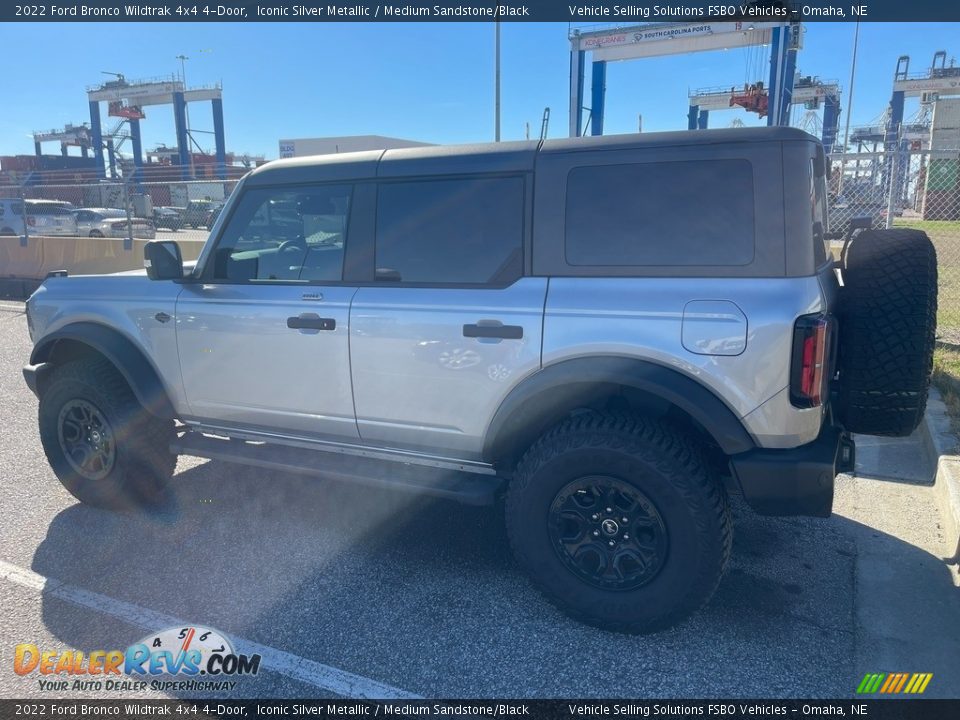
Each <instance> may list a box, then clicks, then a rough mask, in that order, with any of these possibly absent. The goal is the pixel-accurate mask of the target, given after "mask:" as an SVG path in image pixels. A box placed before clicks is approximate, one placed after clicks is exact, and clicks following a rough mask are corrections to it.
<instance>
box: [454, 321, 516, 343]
mask: <svg viewBox="0 0 960 720" xmlns="http://www.w3.org/2000/svg"><path fill="white" fill-rule="evenodd" d="M463 336H464V337H468V338H498V339H501V340H520V339H522V338H523V326H522V325H480V324H476V323H474V324H473V325H464V326H463Z"/></svg>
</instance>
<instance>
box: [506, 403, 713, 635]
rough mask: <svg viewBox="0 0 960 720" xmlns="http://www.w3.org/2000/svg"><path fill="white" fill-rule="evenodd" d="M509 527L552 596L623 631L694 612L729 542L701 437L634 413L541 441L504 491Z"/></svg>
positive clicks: (587, 419) (564, 428)
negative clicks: (695, 437)
mask: <svg viewBox="0 0 960 720" xmlns="http://www.w3.org/2000/svg"><path fill="white" fill-rule="evenodd" d="M506 524H507V532H508V535H509V538H510V543H511V546H512V547H513V550H514V553H515V554H516V557H517V559H518V561H519V563H520V564H521V565H522V566H523V567H524V569H525V570H526V571H527V572H528V573H529V574H530V576H531V578H532V580H533V581H534V583H535V584H536V585H537V586H538V587H539V588H540V590H541V591H543V593H544V594H545V595H546V596H547V598H548V599H549V600H550V601H551V602H553V603H554V604H555V605H556V606H557V607H558V608H560V609H561V610H562V611H564V612H565V613H567V614H568V615H570V616H571V617H573V618H575V619H577V620H580V621H582V622H586V623H588V624H590V625H595V626H597V627H601V628H604V629H607V630H614V631H619V632H627V633H645V632H653V631H656V630H660V629H663V628H666V627H670V626H671V625H674V624H676V623H678V622H680V621H681V620H683V619H685V618H686V617H688V616H689V615H690V614H692V613H694V612H696V611H697V610H698V609H699V608H700V607H702V606H703V605H704V604H705V603H706V602H707V601H708V600H709V598H710V597H711V595H712V594H713V592H714V590H715V589H716V587H717V584H718V583H719V581H720V578H721V576H722V574H723V570H724V567H725V566H726V563H727V560H728V558H729V555H730V546H731V539H732V524H731V520H730V513H729V509H728V506H727V498H726V494H725V493H724V491H723V489H722V487H721V486H720V484H719V482H718V480H717V478H716V477H715V476H714V473H713V472H712V471H711V470H710V467H709V465H708V463H707V462H706V461H705V460H704V457H703V453H702V449H701V448H700V447H699V446H698V444H697V443H696V442H694V441H693V440H692V439H691V438H689V437H687V436H686V435H685V434H683V433H682V432H680V431H677V430H674V429H672V428H670V427H669V426H666V425H663V424H661V423H659V422H656V421H653V420H649V419H646V418H643V417H635V416H631V415H592V414H591V415H583V416H579V417H575V418H571V419H569V420H567V421H565V422H563V423H561V424H560V425H558V426H557V427H556V428H554V429H553V430H552V431H550V432H549V433H547V434H546V435H544V436H543V437H542V438H541V439H540V440H538V441H537V442H536V443H535V444H534V445H533V447H531V448H530V450H529V451H528V452H527V453H526V455H525V456H524V457H523V459H522V460H521V462H520V464H519V466H518V468H517V471H516V474H515V476H514V479H513V480H512V482H511V484H510V486H509V487H508V490H507V498H506Z"/></svg>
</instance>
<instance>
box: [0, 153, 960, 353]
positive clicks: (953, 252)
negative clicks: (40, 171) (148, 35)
mask: <svg viewBox="0 0 960 720" xmlns="http://www.w3.org/2000/svg"><path fill="white" fill-rule="evenodd" d="M830 160H831V169H832V171H831V174H830V185H829V201H830V202H829V205H830V207H829V217H830V226H831V229H832V230H833V231H839V232H842V233H845V232H846V230H847V229H848V227H849V226H850V224H851V222H852V221H854V220H858V221H859V223H863V220H861V218H869V220H870V223H871V225H872V226H873V227H874V228H878V229H879V228H886V227H905V228H916V229H918V230H923V231H924V232H926V233H927V234H928V235H929V236H930V238H931V239H932V240H933V242H934V244H935V245H936V247H937V256H938V260H939V266H940V311H939V319H938V320H939V329H938V335H939V336H940V337H941V339H942V340H944V341H946V342H950V343H954V344H958V345H960V152H958V151H956V150H954V151H950V152H936V151H897V152H890V153H882V152H880V153H848V154H846V155H841V154H835V155H833V156H831V158H830ZM236 184H237V180H197V181H169V182H149V183H147V182H144V183H131V182H128V183H123V182H97V183H86V184H48V183H44V184H38V185H0V234H6V235H20V236H21V237H23V236H29V235H31V234H34V235H42V234H50V233H52V234H71V235H72V234H74V233H75V234H78V235H82V236H93V237H100V236H103V237H123V238H126V239H127V240H128V241H129V242H132V239H133V238H152V237H163V238H171V239H177V238H182V239H184V240H188V239H189V240H202V239H204V238H205V237H206V235H207V233H208V232H209V229H210V227H211V226H212V225H213V223H214V222H215V221H216V219H217V217H218V215H219V213H220V210H221V208H222V207H223V203H224V201H225V200H226V199H227V198H228V197H229V195H230V193H231V192H233V189H234V187H235V186H236ZM58 208H59V209H58ZM58 221H59V224H58ZM72 222H75V227H74V225H72V224H71V223H72Z"/></svg>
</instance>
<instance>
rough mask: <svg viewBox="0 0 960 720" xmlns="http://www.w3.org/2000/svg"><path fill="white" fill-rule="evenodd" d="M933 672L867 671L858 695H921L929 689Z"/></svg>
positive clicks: (858, 688)
mask: <svg viewBox="0 0 960 720" xmlns="http://www.w3.org/2000/svg"><path fill="white" fill-rule="evenodd" d="M932 679H933V673H867V674H866V675H864V676H863V679H862V680H861V681H860V684H859V685H857V690H856V694H857V695H871V694H873V693H877V692H879V693H882V694H884V695H898V694H900V693H903V694H910V695H919V694H921V693H923V692H924V691H925V690H926V689H927V685H929V684H930V681H931V680H932Z"/></svg>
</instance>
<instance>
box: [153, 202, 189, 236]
mask: <svg viewBox="0 0 960 720" xmlns="http://www.w3.org/2000/svg"><path fill="white" fill-rule="evenodd" d="M185 210H186V208H181V207H172V206H158V207H155V208H153V224H154V227H156V228H157V229H158V230H160V229H161V228H166V229H167V230H173V231H177V230H179V229H180V228H181V227H182V226H183V214H184V211H185Z"/></svg>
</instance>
